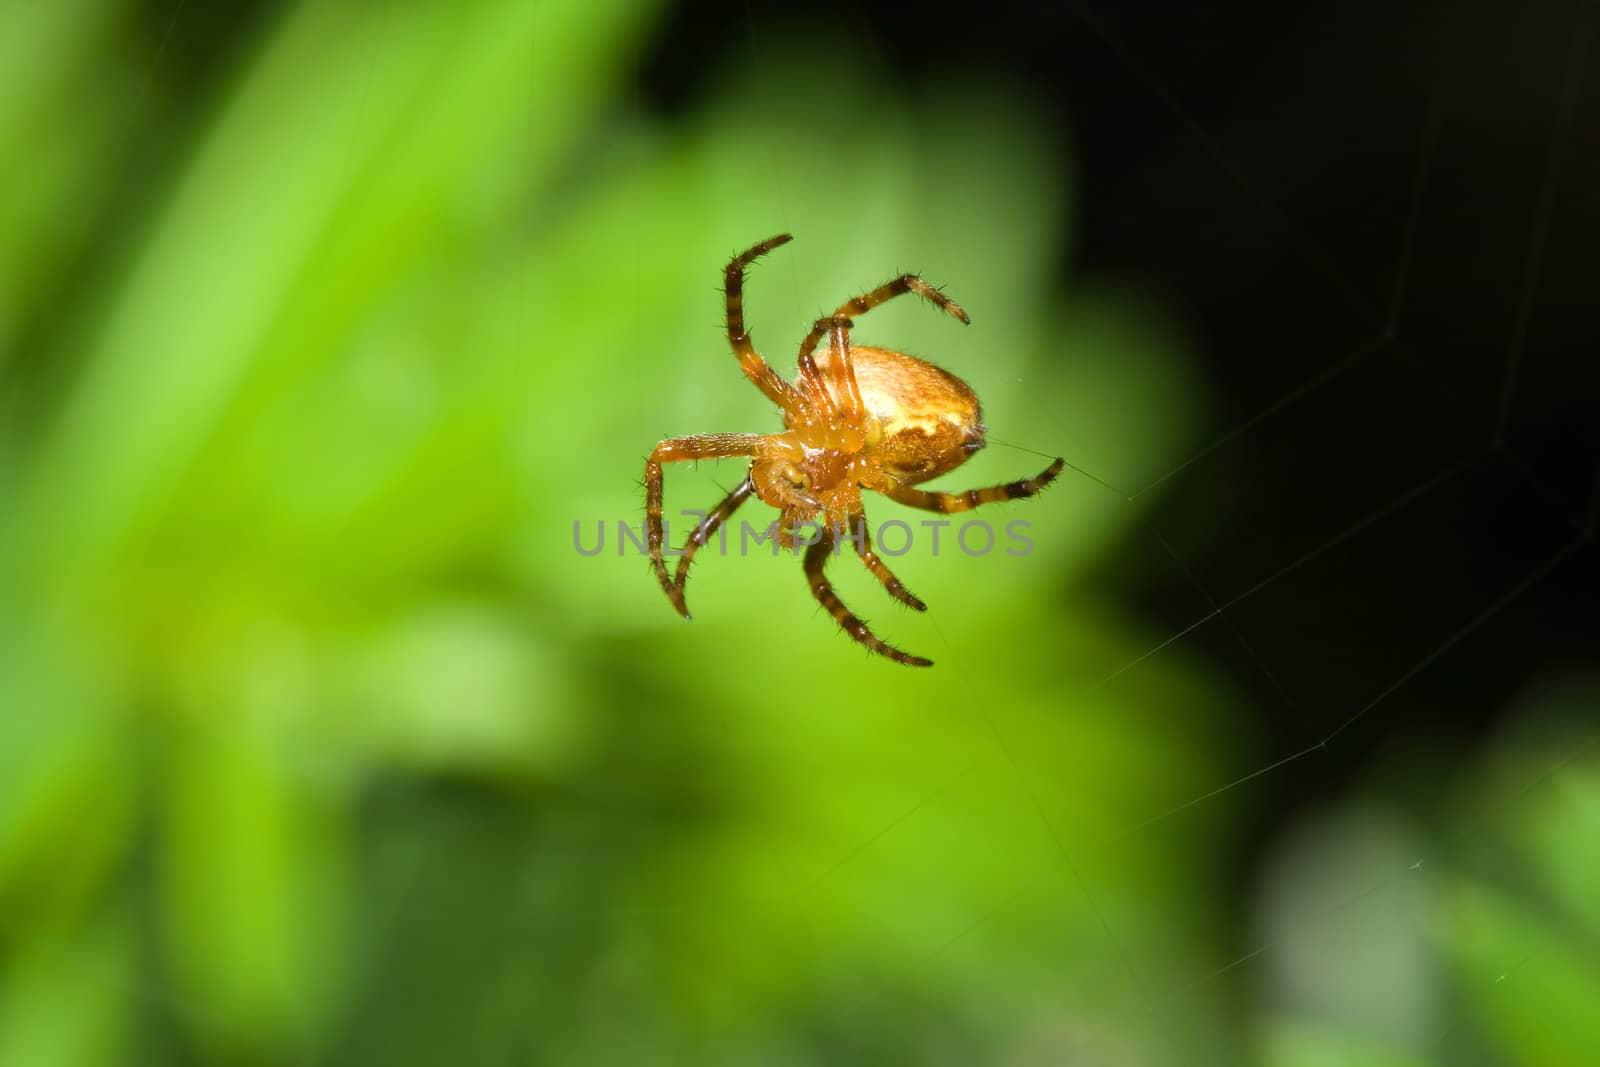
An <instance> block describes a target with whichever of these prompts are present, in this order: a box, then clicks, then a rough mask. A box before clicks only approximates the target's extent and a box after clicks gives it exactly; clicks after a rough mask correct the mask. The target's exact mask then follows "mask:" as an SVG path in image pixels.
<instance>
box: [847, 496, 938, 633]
mask: <svg viewBox="0 0 1600 1067" xmlns="http://www.w3.org/2000/svg"><path fill="white" fill-rule="evenodd" d="M850 536H851V538H852V539H854V541H855V543H856V555H857V556H859V557H860V558H861V562H862V563H864V564H866V567H867V570H869V571H871V572H872V575H873V577H875V578H877V579H878V581H880V582H882V583H883V587H884V588H885V589H886V590H888V591H889V595H890V596H892V597H894V598H895V599H896V600H898V601H900V603H902V604H909V605H910V606H911V607H913V608H916V609H917V610H918V611H927V610H928V605H926V604H924V603H923V602H922V600H921V599H920V598H918V597H917V595H916V594H915V593H913V592H912V591H911V590H909V589H907V588H906V587H905V585H904V583H902V582H901V581H900V579H898V578H896V577H895V576H894V572H893V571H891V570H889V566H888V564H886V563H884V562H883V560H881V559H879V558H878V554H877V553H876V552H874V551H872V537H871V535H870V534H868V533H867V516H866V513H865V512H860V511H858V512H856V513H854V514H853V515H851V516H850Z"/></svg>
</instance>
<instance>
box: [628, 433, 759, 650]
mask: <svg viewBox="0 0 1600 1067" xmlns="http://www.w3.org/2000/svg"><path fill="white" fill-rule="evenodd" d="M760 440H761V435H760V434H756V433H705V434H696V435H694V436H692V437H669V438H668V439H667V440H665V441H662V442H661V443H660V444H658V445H656V447H655V449H654V451H652V452H651V453H650V458H649V459H647V460H645V464H644V479H645V536H646V539H647V540H648V542H649V546H650V566H651V568H652V569H653V570H654V571H655V572H656V579H657V580H658V581H660V582H661V589H662V591H663V592H665V593H666V594H667V599H668V600H670V601H672V606H673V607H675V608H677V609H678V614H679V615H682V616H683V617H684V618H686V619H687V618H688V617H689V609H688V607H687V606H686V605H685V604H684V602H683V590H682V589H680V588H679V587H678V585H677V583H675V582H674V581H673V580H672V577H671V576H670V575H668V574H667V564H666V561H665V560H663V559H662V558H661V541H662V537H661V488H662V487H661V482H662V474H661V465H662V464H663V463H679V462H682V461H683V460H686V459H721V458H723V457H726V456H753V455H755V453H756V447H757V444H758V443H759V442H760Z"/></svg>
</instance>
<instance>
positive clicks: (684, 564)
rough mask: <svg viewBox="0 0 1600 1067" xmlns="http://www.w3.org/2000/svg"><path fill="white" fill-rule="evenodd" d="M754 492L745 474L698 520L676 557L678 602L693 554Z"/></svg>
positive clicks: (754, 485)
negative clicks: (731, 489) (681, 553)
mask: <svg viewBox="0 0 1600 1067" xmlns="http://www.w3.org/2000/svg"><path fill="white" fill-rule="evenodd" d="M755 491H756V483H755V482H753V481H751V480H750V475H748V474H746V475H745V476H744V480H743V481H742V482H740V483H739V484H738V485H736V486H734V487H733V491H732V492H730V493H729V494H728V495H727V496H725V497H723V498H722V500H721V501H720V502H718V504H717V506H716V507H714V508H712V509H711V511H710V512H708V513H707V514H706V517H705V518H703V519H701V520H700V523H699V525H697V526H696V527H695V528H694V533H692V534H690V535H689V539H688V540H687V541H685V542H684V543H683V555H681V556H679V557H678V571H677V574H676V575H674V580H673V584H675V585H676V586H677V587H678V600H679V602H682V601H683V599H684V597H683V587H684V585H685V583H687V582H688V580H689V563H690V561H692V560H693V559H694V554H695V553H696V552H698V551H700V548H701V546H702V545H704V544H705V543H706V542H707V541H710V540H711V537H712V535H713V534H715V533H716V532H717V531H718V530H719V529H721V528H722V524H723V523H725V522H727V521H728V518H729V516H731V515H732V514H733V513H734V512H735V511H738V510H739V506H740V505H741V504H743V503H744V502H745V501H746V500H749V499H750V497H751V496H752V495H753V494H754V493H755ZM685 614H686V615H687V614H688V612H687V609H685Z"/></svg>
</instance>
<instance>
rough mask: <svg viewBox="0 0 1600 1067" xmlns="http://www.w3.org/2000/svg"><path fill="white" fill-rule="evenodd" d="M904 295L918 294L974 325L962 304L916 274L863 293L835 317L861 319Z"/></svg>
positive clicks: (904, 275) (839, 309)
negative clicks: (886, 302) (880, 306)
mask: <svg viewBox="0 0 1600 1067" xmlns="http://www.w3.org/2000/svg"><path fill="white" fill-rule="evenodd" d="M902 293H916V294H917V295H918V296H920V297H923V298H924V299H926V300H928V301H930V302H931V303H933V304H935V305H936V306H938V307H940V308H943V309H944V310H945V311H948V312H949V313H950V314H952V315H954V316H955V317H956V318H958V319H960V320H961V321H962V322H964V323H966V324H967V325H968V326H970V325H972V319H971V318H969V317H968V316H967V313H966V312H965V311H963V310H961V305H960V304H957V303H956V302H955V301H954V300H951V299H950V298H949V297H948V296H945V295H944V294H943V293H941V292H940V291H939V290H937V289H935V288H934V287H933V286H931V285H929V284H928V283H927V282H925V281H923V280H922V279H921V278H919V277H917V276H916V275H915V274H902V275H900V277H898V278H895V279H894V280H892V281H887V282H884V283H883V284H882V285H880V286H878V287H877V288H876V289H874V290H872V292H870V293H863V294H862V295H860V296H857V297H852V298H851V299H849V300H846V301H845V302H844V303H842V304H840V305H839V308H838V310H837V311H835V312H834V313H833V317H834V318H844V317H846V316H849V317H854V318H860V317H861V316H862V315H865V314H866V313H867V312H869V311H871V310H872V309H873V308H875V307H877V306H878V305H879V304H882V303H883V302H884V301H886V300H893V299H894V298H895V297H897V296H900V295H901V294H902Z"/></svg>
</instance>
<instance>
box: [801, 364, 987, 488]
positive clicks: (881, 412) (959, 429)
mask: <svg viewBox="0 0 1600 1067" xmlns="http://www.w3.org/2000/svg"><path fill="white" fill-rule="evenodd" d="M851 359H852V363H853V365H854V367H855V375H856V384H857V385H858V386H859V387H860V389H861V401H862V404H863V405H864V406H865V407H866V409H867V412H868V415H869V416H870V418H869V420H868V426H867V446H866V450H867V451H868V452H869V453H871V454H872V455H873V456H874V457H875V458H876V459H877V461H878V463H879V464H881V465H882V466H884V467H887V468H888V469H889V470H890V471H891V472H892V473H893V474H894V475H895V476H896V477H897V478H898V479H899V480H900V481H902V482H906V483H910V484H915V483H917V482H924V481H927V480H928V479H929V478H934V477H937V476H938V475H941V474H944V473H946V472H947V471H952V470H954V469H955V468H957V467H959V466H961V464H962V463H964V462H966V459H967V457H968V456H970V455H972V454H973V453H974V452H976V451H978V449H980V448H982V447H983V445H984V439H983V434H984V427H983V412H982V410H981V409H980V408H979V405H978V396H977V394H976V393H974V392H973V391H972V388H971V387H970V386H969V385H967V383H966V382H964V381H962V380H961V379H960V378H957V377H956V376H955V375H954V374H951V373H950V372H949V371H947V370H944V369H942V368H940V367H936V366H934V365H933V364H932V363H929V362H927V361H926V360H921V359H918V358H916V357H915V356H908V355H906V354H905V353H904V352H895V351H892V350H890V349H887V348H868V347H866V346H863V345H856V346H853V347H852V348H851ZM819 362H821V363H822V364H823V366H826V363H827V355H826V353H823V354H821V356H820V359H819ZM824 377H826V375H825V376H824Z"/></svg>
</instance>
